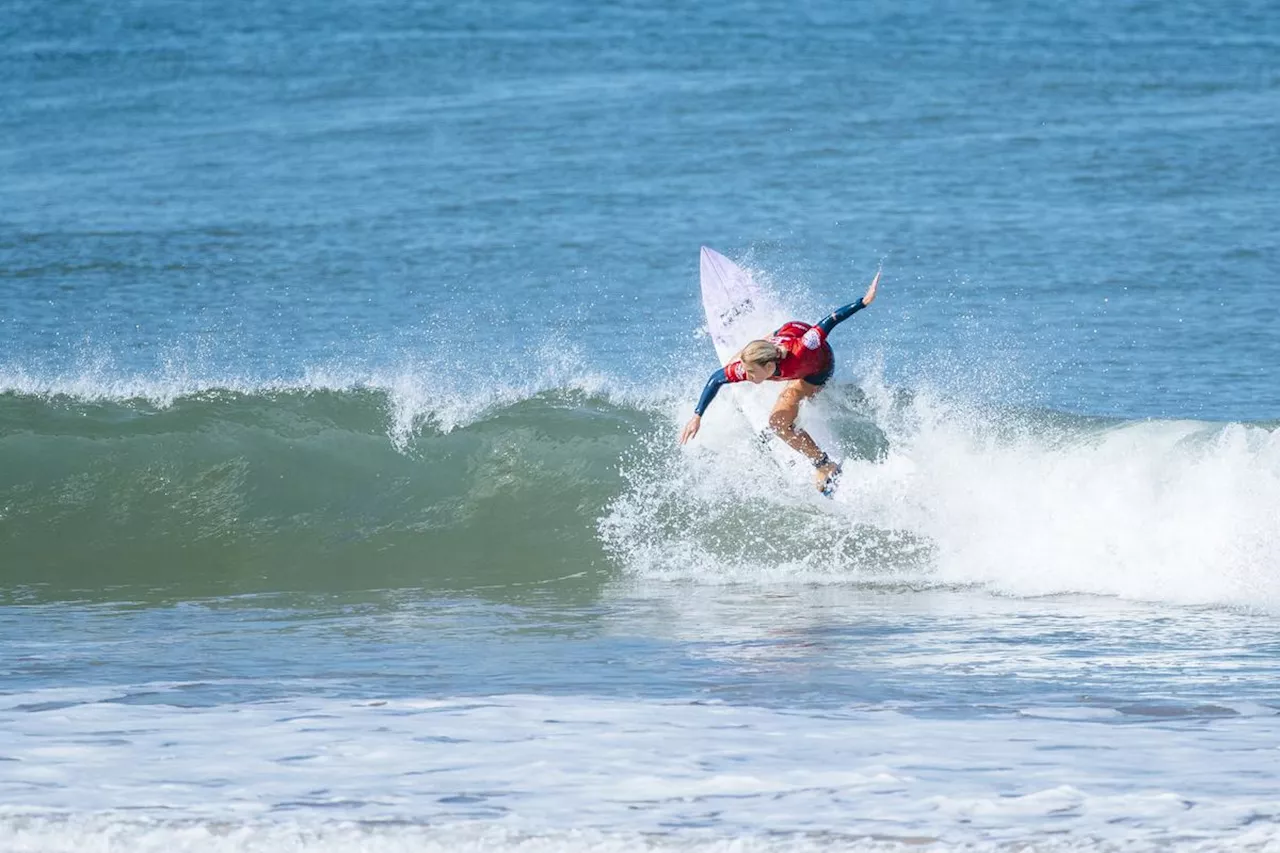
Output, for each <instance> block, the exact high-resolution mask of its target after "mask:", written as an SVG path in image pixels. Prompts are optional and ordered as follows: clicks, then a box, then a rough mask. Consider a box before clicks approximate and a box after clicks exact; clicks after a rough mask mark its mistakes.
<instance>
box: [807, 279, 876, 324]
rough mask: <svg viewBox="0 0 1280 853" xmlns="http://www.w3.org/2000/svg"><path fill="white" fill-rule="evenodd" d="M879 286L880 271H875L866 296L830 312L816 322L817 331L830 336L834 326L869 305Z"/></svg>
mask: <svg viewBox="0 0 1280 853" xmlns="http://www.w3.org/2000/svg"><path fill="white" fill-rule="evenodd" d="M879 284H880V271H879V270H876V277H875V278H873V279H872V280H871V286H870V287H868V288H867V295H866V296H864V297H862V298H861V299H859V300H858V301H857V302H850V303H849V304H848V305H845V306H843V307H841V308H837V309H836V310H835V311H832V312H831V313H830V314H828V315H827V316H826V317H823V318H822V319H821V320H819V321H818V322H817V324H816V325H817V326H818V328H819V329H822V334H823V335H829V334H831V330H832V329H834V328H835V327H836V326H838V325H840V324H841V323H843V322H844V321H845V320H848V319H849V318H850V317H852V316H853V315H854V314H857V313H858V312H859V311H861V310H862V309H863V308H866V307H867V306H868V305H870V304H871V303H872V302H873V301H874V300H875V298H876V288H877V287H878V286H879Z"/></svg>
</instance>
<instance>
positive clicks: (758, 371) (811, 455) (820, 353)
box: [680, 272, 880, 492]
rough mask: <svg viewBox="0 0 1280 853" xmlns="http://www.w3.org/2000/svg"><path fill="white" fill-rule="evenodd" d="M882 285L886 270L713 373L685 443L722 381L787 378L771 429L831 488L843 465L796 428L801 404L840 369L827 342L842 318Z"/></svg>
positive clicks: (772, 415)
mask: <svg viewBox="0 0 1280 853" xmlns="http://www.w3.org/2000/svg"><path fill="white" fill-rule="evenodd" d="M879 284H880V273H879V272H877V273H876V277H875V278H874V279H872V281H871V286H870V287H869V288H867V293H866V295H865V296H863V297H862V298H861V299H859V300H858V301H857V302H850V303H849V304H848V305H845V306H844V307H842V308H837V309H836V310H835V311H833V312H832V313H831V314H829V315H827V316H826V317H824V318H822V319H821V320H819V321H818V323H817V324H816V325H813V326H810V325H809V324H808V323H801V322H799V321H797V320H793V321H792V322H790V323H787V324H785V325H784V326H782V328H780V329H778V330H776V331H775V332H774V333H773V334H772V335H770V336H769V337H768V338H767V339H762V340H758V341H752V342H751V343H749V344H747V345H746V346H745V347H743V348H742V349H741V350H740V351H739V352H738V354H737V356H735V357H734V359H733V361H731V362H729V363H728V364H726V365H725V366H724V367H723V368H721V369H720V370H717V371H716V372H715V373H713V374H711V378H710V379H708V380H707V384H706V387H704V388H703V389H702V396H701V397H700V398H699V399H698V405H697V406H696V407H694V410H693V417H692V418H690V419H689V423H687V424H685V427H684V430H683V431H682V432H681V433H680V443H681V444H684V443H685V442H687V441H688V440H689V439H691V438H693V437H694V436H695V435H697V434H698V428H699V427H701V426H702V413H703V412H705V411H706V410H707V406H709V405H710V404H711V401H712V400H713V399H715V396H716V393H717V392H719V390H720V386H721V385H724V384H725V383H727V382H742V381H744V380H745V381H750V382H754V383H757V384H759V383H761V382H764V381H766V380H768V381H770V382H786V383H787V385H786V387H785V388H783V389H782V393H780V394H779V395H778V402H776V403H774V405H773V411H772V412H771V413H770V415H769V428H770V429H771V430H773V432H774V433H775V434H776V435H777V436H778V437H779V438H781V439H782V440H783V441H784V442H786V443H787V445H789V446H790V447H792V448H794V449H795V450H796V451H798V452H799V453H801V454H803V455H804V456H805V457H806V458H807V459H808V460H809V461H810V462H812V463H813V467H814V468H815V469H817V470H816V472H815V479H816V480H817V484H818V488H819V489H820V490H822V491H823V492H826V491H828V490H829V489H830V488H831V486H832V483H833V481H834V480H835V477H836V475H838V474H839V473H840V466H839V465H837V464H836V463H835V462H832V461H831V458H830V457H829V456H827V454H826V453H824V452H823V450H822V448H820V447H818V445H817V444H816V443H815V442H814V440H813V439H812V438H811V437H810V436H809V434H808V433H807V432H805V431H804V430H802V429H796V417H797V416H798V415H799V414H800V403H801V402H802V401H804V400H806V399H808V398H810V397H812V396H813V395H815V394H817V393H818V392H819V391H821V390H822V386H823V385H825V384H826V383H827V380H828V379H830V378H831V374H832V373H834V372H835V368H836V360H835V354H834V353H833V352H832V351H831V345H830V344H829V343H827V336H828V335H829V334H831V330H832V329H834V328H835V327H836V326H838V325H840V323H842V322H844V321H845V320H847V319H849V318H850V317H852V316H853V315H854V314H856V313H858V312H859V311H861V310H862V309H863V308H866V307H867V306H868V305H870V304H871V303H872V302H873V301H874V300H875V298H876V287H877V286H878V285H879Z"/></svg>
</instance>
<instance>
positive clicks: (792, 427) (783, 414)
mask: <svg viewBox="0 0 1280 853" xmlns="http://www.w3.org/2000/svg"><path fill="white" fill-rule="evenodd" d="M821 390H822V386H821V385H810V384H809V383H808V382H805V381H804V380H803V379H793V380H791V381H790V382H788V383H787V387H786V388H783V389H782V393H781V394H779V395H778V402H776V403H774V404H773V411H772V412H770V413H769V429H771V430H773V431H774V433H775V434H776V435H777V436H778V438H780V439H782V440H783V441H784V442H786V443H787V446H788V447H792V448H795V450H796V451H798V452H799V453H802V454H803V455H804V456H806V457H807V458H808V459H809V461H810V462H817V461H818V460H819V459H821V458H822V455H823V454H822V448H820V447H818V445H817V444H815V443H814V441H813V439H812V438H810V437H809V433H807V432H805V431H804V430H802V429H796V418H797V417H799V415H800V403H802V402H803V401H805V400H807V399H809V398H810V397H812V396H813V395H814V394H817V393H818V392H819V391H821Z"/></svg>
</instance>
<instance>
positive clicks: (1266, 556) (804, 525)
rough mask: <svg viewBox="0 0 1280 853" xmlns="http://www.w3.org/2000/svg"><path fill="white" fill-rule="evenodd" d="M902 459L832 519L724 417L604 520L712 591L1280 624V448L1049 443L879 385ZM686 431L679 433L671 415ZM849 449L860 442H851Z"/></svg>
mask: <svg viewBox="0 0 1280 853" xmlns="http://www.w3.org/2000/svg"><path fill="white" fill-rule="evenodd" d="M862 387H863V389H864V390H865V391H867V392H868V398H869V402H870V406H871V417H872V418H873V419H874V421H875V424H876V425H877V426H878V427H879V428H880V429H881V430H882V431H883V432H884V433H885V434H886V436H887V437H888V440H889V443H890V447H891V450H890V453H889V455H888V457H887V458H886V459H883V460H879V461H877V462H858V461H854V462H851V463H847V464H846V466H845V474H844V476H843V478H842V484H841V488H840V491H839V492H838V493H837V500H836V501H834V502H826V503H823V502H822V501H820V500H817V501H815V500H814V499H813V495H811V494H809V493H807V490H806V489H804V488H798V487H796V486H795V485H794V484H789V483H788V482H786V479H785V478H783V477H781V476H780V475H779V472H778V470H777V467H776V466H775V465H772V464H771V461H770V460H769V459H768V458H767V457H764V456H763V455H762V454H759V453H754V452H753V451H752V448H751V441H752V438H753V437H752V436H751V435H749V434H748V432H747V430H746V429H745V425H744V424H743V423H742V418H741V417H736V415H737V413H736V412H734V411H733V410H732V409H731V408H729V407H726V409H725V410H724V411H722V412H719V413H715V414H714V415H713V414H709V415H708V417H707V418H705V419H704V425H703V430H702V433H701V434H700V435H699V437H698V439H696V442H697V443H696V444H695V445H694V446H691V447H690V448H689V449H688V450H686V451H685V452H684V453H683V454H680V455H678V456H677V455H675V454H674V453H671V452H666V451H663V450H662V448H660V447H657V446H655V447H654V448H653V450H652V452H651V453H650V454H648V456H645V457H642V458H641V459H640V460H638V461H636V462H633V464H632V465H631V466H630V467H629V468H628V469H627V470H626V472H625V473H626V474H627V477H628V480H629V484H630V487H629V488H628V490H627V491H626V492H625V493H624V494H623V495H621V496H620V497H619V499H618V500H617V501H615V503H614V504H613V506H612V507H611V508H610V512H609V514H608V515H607V516H606V517H605V518H604V519H603V520H602V523H601V532H602V536H603V538H604V540H605V542H606V544H607V545H608V546H609V547H610V548H611V550H612V551H613V553H615V554H616V555H617V556H618V558H619V561H620V562H621V564H622V565H623V566H625V567H626V568H627V569H628V570H630V572H632V573H633V574H636V575H639V576H648V577H662V578H666V579H668V580H669V579H675V578H684V579H691V580H697V581H700V582H710V583H724V582H743V581H748V582H753V583H758V582H773V581H788V582H791V581H805V582H837V583H845V582H849V581H854V580H856V581H873V582H892V583H904V582H905V583H913V584H914V583H927V584H946V585H959V586H964V585H972V584H980V585H983V586H985V587H986V588H988V589H990V590H992V591H994V592H998V593H1002V594H1009V595H1018V596H1037V595H1052V594H1065V593H1087V594H1092V595H1114V596H1123V597H1128V598H1133V599H1143V600H1154V601H1165V602H1176V603H1183V604H1214V605H1224V604H1225V605H1239V606H1246V607H1251V608H1258V609H1263V610H1276V609H1280V432H1277V431H1276V430H1273V429H1268V428H1264V427H1259V426H1250V425H1242V424H1212V423H1204V422H1194V421H1143V422H1131V423H1124V424H1118V425H1114V426H1106V427H1104V426H1097V427H1089V426H1087V425H1085V424H1084V423H1083V422H1076V423H1073V424H1070V425H1062V426H1052V425H1051V424H1050V423H1049V422H1048V421H1047V420H1046V417H1045V416H1035V417H1033V416H1032V415H1029V414H1028V415H1023V416H1022V417H1021V418H1018V417H1011V416H1009V415H1006V414H1001V413H998V412H993V411H991V410H984V409H982V408H979V407H974V406H969V405H964V404H961V403H957V402H956V401H954V400H949V399H948V398H946V397H945V396H942V395H939V394H936V393H930V392H928V391H922V392H918V393H916V394H915V395H914V397H913V399H911V400H910V402H909V403H907V404H905V405H904V404H902V403H901V402H900V401H898V400H897V399H896V397H895V394H894V393H893V391H892V389H890V388H888V386H886V385H885V384H884V383H883V382H882V381H880V380H879V379H878V377H877V376H876V375H875V374H874V373H872V374H870V375H868V376H866V377H864V379H863V382H862ZM673 420H676V421H678V420H679V414H678V413H676V412H674V411H673ZM845 426H846V429H848V428H852V426H851V425H850V424H848V423H846V424H845Z"/></svg>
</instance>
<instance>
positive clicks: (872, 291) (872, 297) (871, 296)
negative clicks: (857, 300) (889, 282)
mask: <svg viewBox="0 0 1280 853" xmlns="http://www.w3.org/2000/svg"><path fill="white" fill-rule="evenodd" d="M879 286H880V270H876V277H875V278H873V279H871V286H870V287H868V288H867V295H866V296H864V297H862V307H863V308H866V307H867V306H868V305H870V304H871V303H872V302H875V301H876V288H877V287H879Z"/></svg>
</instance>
